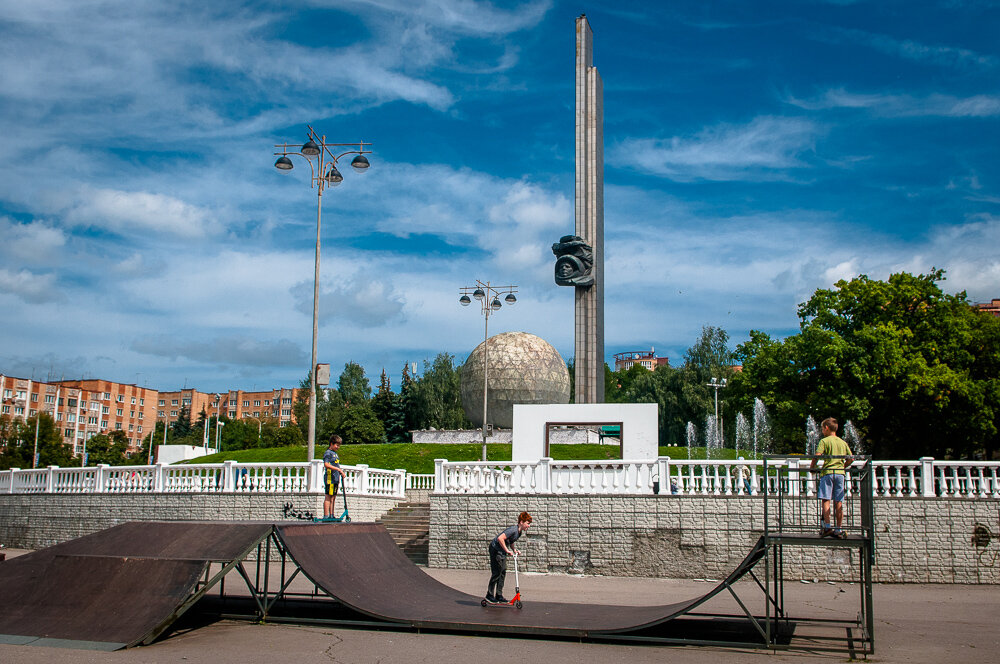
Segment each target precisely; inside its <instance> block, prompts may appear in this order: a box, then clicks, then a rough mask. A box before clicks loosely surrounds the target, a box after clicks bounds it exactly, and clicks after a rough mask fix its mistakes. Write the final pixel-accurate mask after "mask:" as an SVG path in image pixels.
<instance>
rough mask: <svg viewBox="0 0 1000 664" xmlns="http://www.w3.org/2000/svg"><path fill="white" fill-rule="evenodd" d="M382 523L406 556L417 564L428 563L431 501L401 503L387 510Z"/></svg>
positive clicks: (381, 520) (381, 519) (380, 520)
mask: <svg viewBox="0 0 1000 664" xmlns="http://www.w3.org/2000/svg"><path fill="white" fill-rule="evenodd" d="M376 523H381V524H382V525H383V526H385V527H386V529H387V530H388V531H389V534H391V535H392V539H394V540H395V541H396V544H397V545H398V546H399V548H400V549H402V550H403V553H405V554H406V557H407V558H409V559H410V560H412V561H413V562H414V563H415V564H417V565H427V549H428V543H429V541H430V531H431V505H430V503H401V504H399V505H397V506H396V507H394V508H392V509H391V510H389V511H388V512H386V513H385V514H384V515H383V516H382V518H380V519H378V520H377V521H376Z"/></svg>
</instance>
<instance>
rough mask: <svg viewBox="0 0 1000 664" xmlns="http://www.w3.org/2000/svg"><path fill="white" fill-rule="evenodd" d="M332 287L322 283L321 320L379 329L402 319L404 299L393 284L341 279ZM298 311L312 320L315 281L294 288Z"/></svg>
mask: <svg viewBox="0 0 1000 664" xmlns="http://www.w3.org/2000/svg"><path fill="white" fill-rule="evenodd" d="M338 283H339V285H338V286H336V287H334V288H330V287H328V286H324V285H323V284H322V283H321V284H320V294H319V306H318V307H317V313H318V316H319V320H320V321H321V322H323V321H329V320H339V321H344V322H346V323H348V324H349V325H352V326H355V325H356V326H359V327H363V328H370V327H379V326H382V325H385V324H386V323H389V322H390V321H398V320H399V319H400V318H401V313H402V311H403V306H404V304H405V302H404V300H403V298H402V297H401V296H400V295H399V293H397V292H396V291H395V289H394V288H393V286H392V284H391V283H388V282H385V281H382V280H378V279H375V280H365V279H362V278H360V277H355V278H352V279H348V280H346V281H343V280H338ZM291 294H292V297H293V298H294V299H295V308H296V309H297V310H298V311H300V312H302V313H303V314H306V315H308V316H310V317H312V307H313V282H312V281H311V280H310V281H302V282H299V283H297V284H295V285H294V286H293V287H292V288H291Z"/></svg>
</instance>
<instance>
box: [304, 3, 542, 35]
mask: <svg viewBox="0 0 1000 664" xmlns="http://www.w3.org/2000/svg"><path fill="white" fill-rule="evenodd" d="M313 3H314V4H317V5H323V6H331V5H342V4H344V3H342V2H332V1H331V0H313ZM346 4H349V5H354V6H356V7H359V8H364V7H370V8H373V9H378V10H380V11H382V12H385V13H386V14H387V15H389V16H407V17H409V18H411V19H413V20H415V21H417V22H419V23H421V24H425V25H430V26H433V27H435V28H440V29H443V30H448V31H453V32H457V33H461V34H468V35H504V34H508V33H511V32H517V31H519V30H524V29H527V28H531V27H533V26H535V25H537V24H538V22H539V21H541V20H542V18H543V17H544V16H545V14H546V13H547V12H548V11H549V9H550V8H551V7H552V2H551V1H550V0H537V1H533V2H523V3H521V4H520V6H518V7H516V8H514V9H511V10H504V9H497V8H496V7H495V6H494V5H493V3H491V2H476V1H475V0H347V3H346Z"/></svg>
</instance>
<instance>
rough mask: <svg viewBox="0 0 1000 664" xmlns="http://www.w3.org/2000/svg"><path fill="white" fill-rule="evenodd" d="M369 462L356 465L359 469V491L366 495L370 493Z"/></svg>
mask: <svg viewBox="0 0 1000 664" xmlns="http://www.w3.org/2000/svg"><path fill="white" fill-rule="evenodd" d="M368 467H369V466H368V464H367V463H359V464H358V465H356V466H355V468H357V469H358V485H357V492H358V493H359V494H361V495H362V496H366V495H368V493H369V487H368Z"/></svg>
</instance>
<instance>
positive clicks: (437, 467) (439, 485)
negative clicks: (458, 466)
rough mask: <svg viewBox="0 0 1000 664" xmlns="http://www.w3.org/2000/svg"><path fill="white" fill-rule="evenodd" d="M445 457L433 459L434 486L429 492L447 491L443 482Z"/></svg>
mask: <svg viewBox="0 0 1000 664" xmlns="http://www.w3.org/2000/svg"><path fill="white" fill-rule="evenodd" d="M446 461H447V459H434V486H432V487H431V493H447V491H448V487H447V486H445V483H444V479H445V478H444V464H445V462H446Z"/></svg>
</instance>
